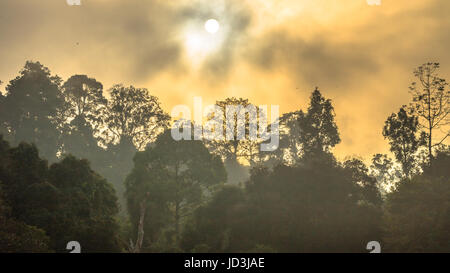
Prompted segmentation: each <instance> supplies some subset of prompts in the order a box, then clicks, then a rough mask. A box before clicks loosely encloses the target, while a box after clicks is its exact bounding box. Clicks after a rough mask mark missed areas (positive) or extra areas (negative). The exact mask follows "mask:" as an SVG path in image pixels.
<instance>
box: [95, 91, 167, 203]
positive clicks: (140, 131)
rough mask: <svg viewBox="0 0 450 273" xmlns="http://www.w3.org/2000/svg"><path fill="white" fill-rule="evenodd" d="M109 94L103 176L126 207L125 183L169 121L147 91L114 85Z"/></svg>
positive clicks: (156, 99) (154, 98) (103, 137)
mask: <svg viewBox="0 0 450 273" xmlns="http://www.w3.org/2000/svg"><path fill="white" fill-rule="evenodd" d="M109 94H110V98H109V100H108V106H107V109H106V111H105V112H104V113H103V115H102V116H101V119H102V122H103V125H102V127H101V128H102V134H101V135H102V142H103V143H104V144H105V145H106V146H107V152H106V153H105V154H104V166H103V168H102V170H100V172H101V173H102V174H103V175H104V176H105V177H106V178H107V179H108V180H109V181H111V182H112V183H113V184H114V186H115V188H116V190H117V192H118V194H119V197H120V201H121V204H122V205H124V204H125V200H124V199H123V198H122V197H123V193H124V192H125V187H124V181H125V177H126V175H127V174H128V173H129V172H130V171H131V169H132V168H133V157H134V155H135V153H136V152H137V151H138V150H142V149H144V148H145V146H146V145H147V144H148V143H150V142H151V141H154V140H155V139H156V137H157V135H158V134H159V133H161V132H162V131H163V130H164V129H165V128H167V126H168V122H169V119H170V117H169V116H168V115H167V114H166V113H165V112H164V111H163V109H162V108H161V105H160V102H159V100H158V98H157V97H155V96H151V95H150V94H149V93H148V91H147V89H144V88H135V87H133V86H130V87H125V86H123V85H115V86H113V87H112V88H111V89H110V90H109Z"/></svg>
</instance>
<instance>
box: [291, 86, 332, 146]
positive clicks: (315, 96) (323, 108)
mask: <svg viewBox="0 0 450 273" xmlns="http://www.w3.org/2000/svg"><path fill="white" fill-rule="evenodd" d="M334 116H335V113H334V108H333V106H332V105H331V100H330V99H325V98H324V97H323V96H322V94H321V93H320V91H319V89H317V88H316V89H315V90H314V91H313V93H312V95H311V101H310V105H309V107H308V112H307V113H306V114H305V115H301V113H300V116H299V123H300V128H301V131H300V134H299V136H298V137H299V138H300V142H301V143H302V145H303V152H304V154H311V153H317V152H328V151H329V150H330V149H331V148H332V147H334V146H335V145H336V144H338V143H339V142H340V141H341V139H340V137H339V132H338V128H337V125H336V122H335V121H334Z"/></svg>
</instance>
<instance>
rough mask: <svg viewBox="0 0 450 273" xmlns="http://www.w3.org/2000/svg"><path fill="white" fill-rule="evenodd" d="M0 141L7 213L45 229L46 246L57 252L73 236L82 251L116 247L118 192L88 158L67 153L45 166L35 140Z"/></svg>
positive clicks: (117, 246)
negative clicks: (100, 174)
mask: <svg viewBox="0 0 450 273" xmlns="http://www.w3.org/2000/svg"><path fill="white" fill-rule="evenodd" d="M0 144H1V145H0V152H1V155H0V158H1V160H0V181H2V183H3V189H4V195H5V202H6V203H7V204H8V205H9V206H10V213H9V217H11V218H13V219H14V220H15V221H18V222H22V223H24V224H25V225H27V226H33V227H36V228H38V229H39V230H43V231H45V234H46V235H47V236H48V237H49V242H48V247H49V249H51V250H54V251H57V252H66V249H65V248H66V244H67V242H69V241H74V240H75V241H79V242H80V243H81V244H82V246H83V251H84V252H107V251H119V250H120V245H119V243H118V240H117V236H118V226H117V224H116V222H115V216H116V214H117V211H118V207H117V197H116V196H115V193H114V190H113V188H112V187H111V186H110V185H109V184H108V183H107V182H106V180H105V179H104V178H102V177H100V176H99V175H98V174H96V173H95V172H93V171H92V170H91V169H90V167H89V163H88V162H87V161H86V160H78V159H76V158H74V157H73V156H67V157H65V158H64V159H63V160H62V161H61V162H60V163H54V164H53V165H51V166H50V168H49V167H48V164H47V161H46V160H43V159H41V158H40V157H39V153H38V150H37V148H36V147H35V146H34V145H30V144H27V143H21V144H20V145H19V146H18V147H13V148H10V147H9V146H8V145H7V144H5V143H2V141H1V139H0ZM37 231H38V230H37ZM42 239H43V238H42Z"/></svg>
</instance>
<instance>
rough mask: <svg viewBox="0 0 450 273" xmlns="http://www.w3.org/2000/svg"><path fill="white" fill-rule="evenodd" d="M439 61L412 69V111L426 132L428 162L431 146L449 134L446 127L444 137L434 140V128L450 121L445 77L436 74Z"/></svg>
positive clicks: (431, 155) (449, 94)
mask: <svg viewBox="0 0 450 273" xmlns="http://www.w3.org/2000/svg"><path fill="white" fill-rule="evenodd" d="M438 69H439V63H426V64H423V65H421V66H419V67H418V68H417V69H416V70H415V71H414V76H416V77H417V78H418V80H419V81H418V83H417V82H413V83H412V84H411V86H410V91H411V94H412V96H413V103H412V105H411V108H412V110H413V111H414V113H416V114H417V116H418V117H419V124H420V127H421V128H422V129H423V130H424V131H425V133H426V134H427V147H428V155H429V160H430V162H431V161H432V160H431V159H432V157H433V148H434V147H436V146H437V145H439V144H441V143H443V141H444V140H445V139H446V138H447V137H448V136H449V132H448V129H447V131H444V137H443V138H442V139H441V140H439V141H437V142H435V141H434V139H433V137H435V136H436V130H437V129H440V128H442V127H446V126H448V125H449V124H450V123H449V122H450V120H449V113H450V91H449V90H448V89H447V88H448V83H447V82H446V81H445V79H442V78H440V77H439V76H438V75H437V70H438Z"/></svg>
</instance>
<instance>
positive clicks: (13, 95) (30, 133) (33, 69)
mask: <svg viewBox="0 0 450 273" xmlns="http://www.w3.org/2000/svg"><path fill="white" fill-rule="evenodd" d="M60 84H61V79H60V78H59V77H58V76H52V75H51V74H50V70H49V69H48V68H47V67H45V66H43V65H42V64H40V63H39V62H30V61H27V62H26V64H25V66H24V68H23V69H22V70H21V71H20V75H19V76H17V77H16V78H15V79H13V80H11V81H10V82H9V84H8V86H7V87H6V96H5V98H4V99H2V104H1V105H0V109H2V113H1V117H2V124H3V126H4V127H5V128H6V131H7V132H8V137H9V138H10V139H11V140H12V141H13V143H14V144H18V143H19V142H20V141H28V142H32V143H35V144H36V145H37V147H39V149H40V150H41V152H42V154H43V156H44V157H45V158H47V159H48V160H50V161H55V160H56V154H57V152H58V150H59V148H60V147H59V145H58V144H59V143H60V129H59V126H60V125H61V124H62V116H61V115H62V113H63V112H64V107H65V104H64V99H63V96H62V93H61V90H60Z"/></svg>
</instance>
